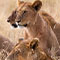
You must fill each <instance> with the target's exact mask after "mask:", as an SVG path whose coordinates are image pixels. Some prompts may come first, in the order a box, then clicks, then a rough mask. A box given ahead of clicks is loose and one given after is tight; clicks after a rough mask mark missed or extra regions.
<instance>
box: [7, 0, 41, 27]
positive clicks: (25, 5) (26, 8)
mask: <svg viewBox="0 0 60 60" xmlns="http://www.w3.org/2000/svg"><path fill="white" fill-rule="evenodd" d="M19 2H20V3H19V6H18V7H17V9H16V10H15V13H14V12H13V13H12V15H11V16H10V17H9V18H8V22H10V23H11V25H13V26H14V27H17V25H16V23H18V25H21V26H28V25H29V24H31V23H33V22H34V20H35V17H36V14H37V12H38V11H39V10H40V8H41V6H42V2H41V1H39V0H37V1H35V2H34V3H33V4H32V3H29V2H21V1H19Z"/></svg>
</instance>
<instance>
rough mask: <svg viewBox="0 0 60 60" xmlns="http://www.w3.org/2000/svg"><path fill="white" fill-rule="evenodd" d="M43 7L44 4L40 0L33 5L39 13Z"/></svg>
mask: <svg viewBox="0 0 60 60" xmlns="http://www.w3.org/2000/svg"><path fill="white" fill-rule="evenodd" d="M41 6H42V2H41V1H40V0H36V1H35V2H34V3H33V4H32V7H33V8H34V9H35V10H36V11H38V10H39V9H40V8H41Z"/></svg>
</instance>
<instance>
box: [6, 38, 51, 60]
mask: <svg viewBox="0 0 60 60" xmlns="http://www.w3.org/2000/svg"><path fill="white" fill-rule="evenodd" d="M38 42H39V41H38V39H33V40H31V41H26V40H24V41H22V42H20V43H19V44H18V45H16V46H15V48H14V49H13V50H12V51H11V52H10V54H9V55H8V57H7V58H6V59H5V60H51V58H49V57H48V56H47V55H46V54H45V52H44V51H43V50H42V49H41V48H40V47H39V45H38ZM48 58H49V59H48Z"/></svg>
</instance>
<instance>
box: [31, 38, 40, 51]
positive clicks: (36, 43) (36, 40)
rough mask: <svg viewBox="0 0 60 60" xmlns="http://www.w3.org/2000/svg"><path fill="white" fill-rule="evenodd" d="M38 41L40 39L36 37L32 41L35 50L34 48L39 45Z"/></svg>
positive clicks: (32, 47)
mask: <svg viewBox="0 0 60 60" xmlns="http://www.w3.org/2000/svg"><path fill="white" fill-rule="evenodd" d="M38 42H39V39H38V38H34V39H33V40H32V41H31V42H30V48H31V49H33V50H34V49H35V48H36V47H37V46H38Z"/></svg>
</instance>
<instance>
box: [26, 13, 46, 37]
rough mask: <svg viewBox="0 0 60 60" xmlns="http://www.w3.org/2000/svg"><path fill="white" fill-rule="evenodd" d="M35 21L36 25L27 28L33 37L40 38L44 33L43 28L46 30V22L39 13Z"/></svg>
mask: <svg viewBox="0 0 60 60" xmlns="http://www.w3.org/2000/svg"><path fill="white" fill-rule="evenodd" d="M34 19H35V20H34V24H30V25H29V26H28V27H27V28H28V31H29V32H30V34H31V35H32V36H33V37H38V35H39V36H40V35H41V34H42V33H43V28H44V24H45V22H44V21H43V19H42V17H41V16H40V15H39V13H37V15H36V17H35V18H34ZM42 25H43V26H42Z"/></svg>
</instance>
